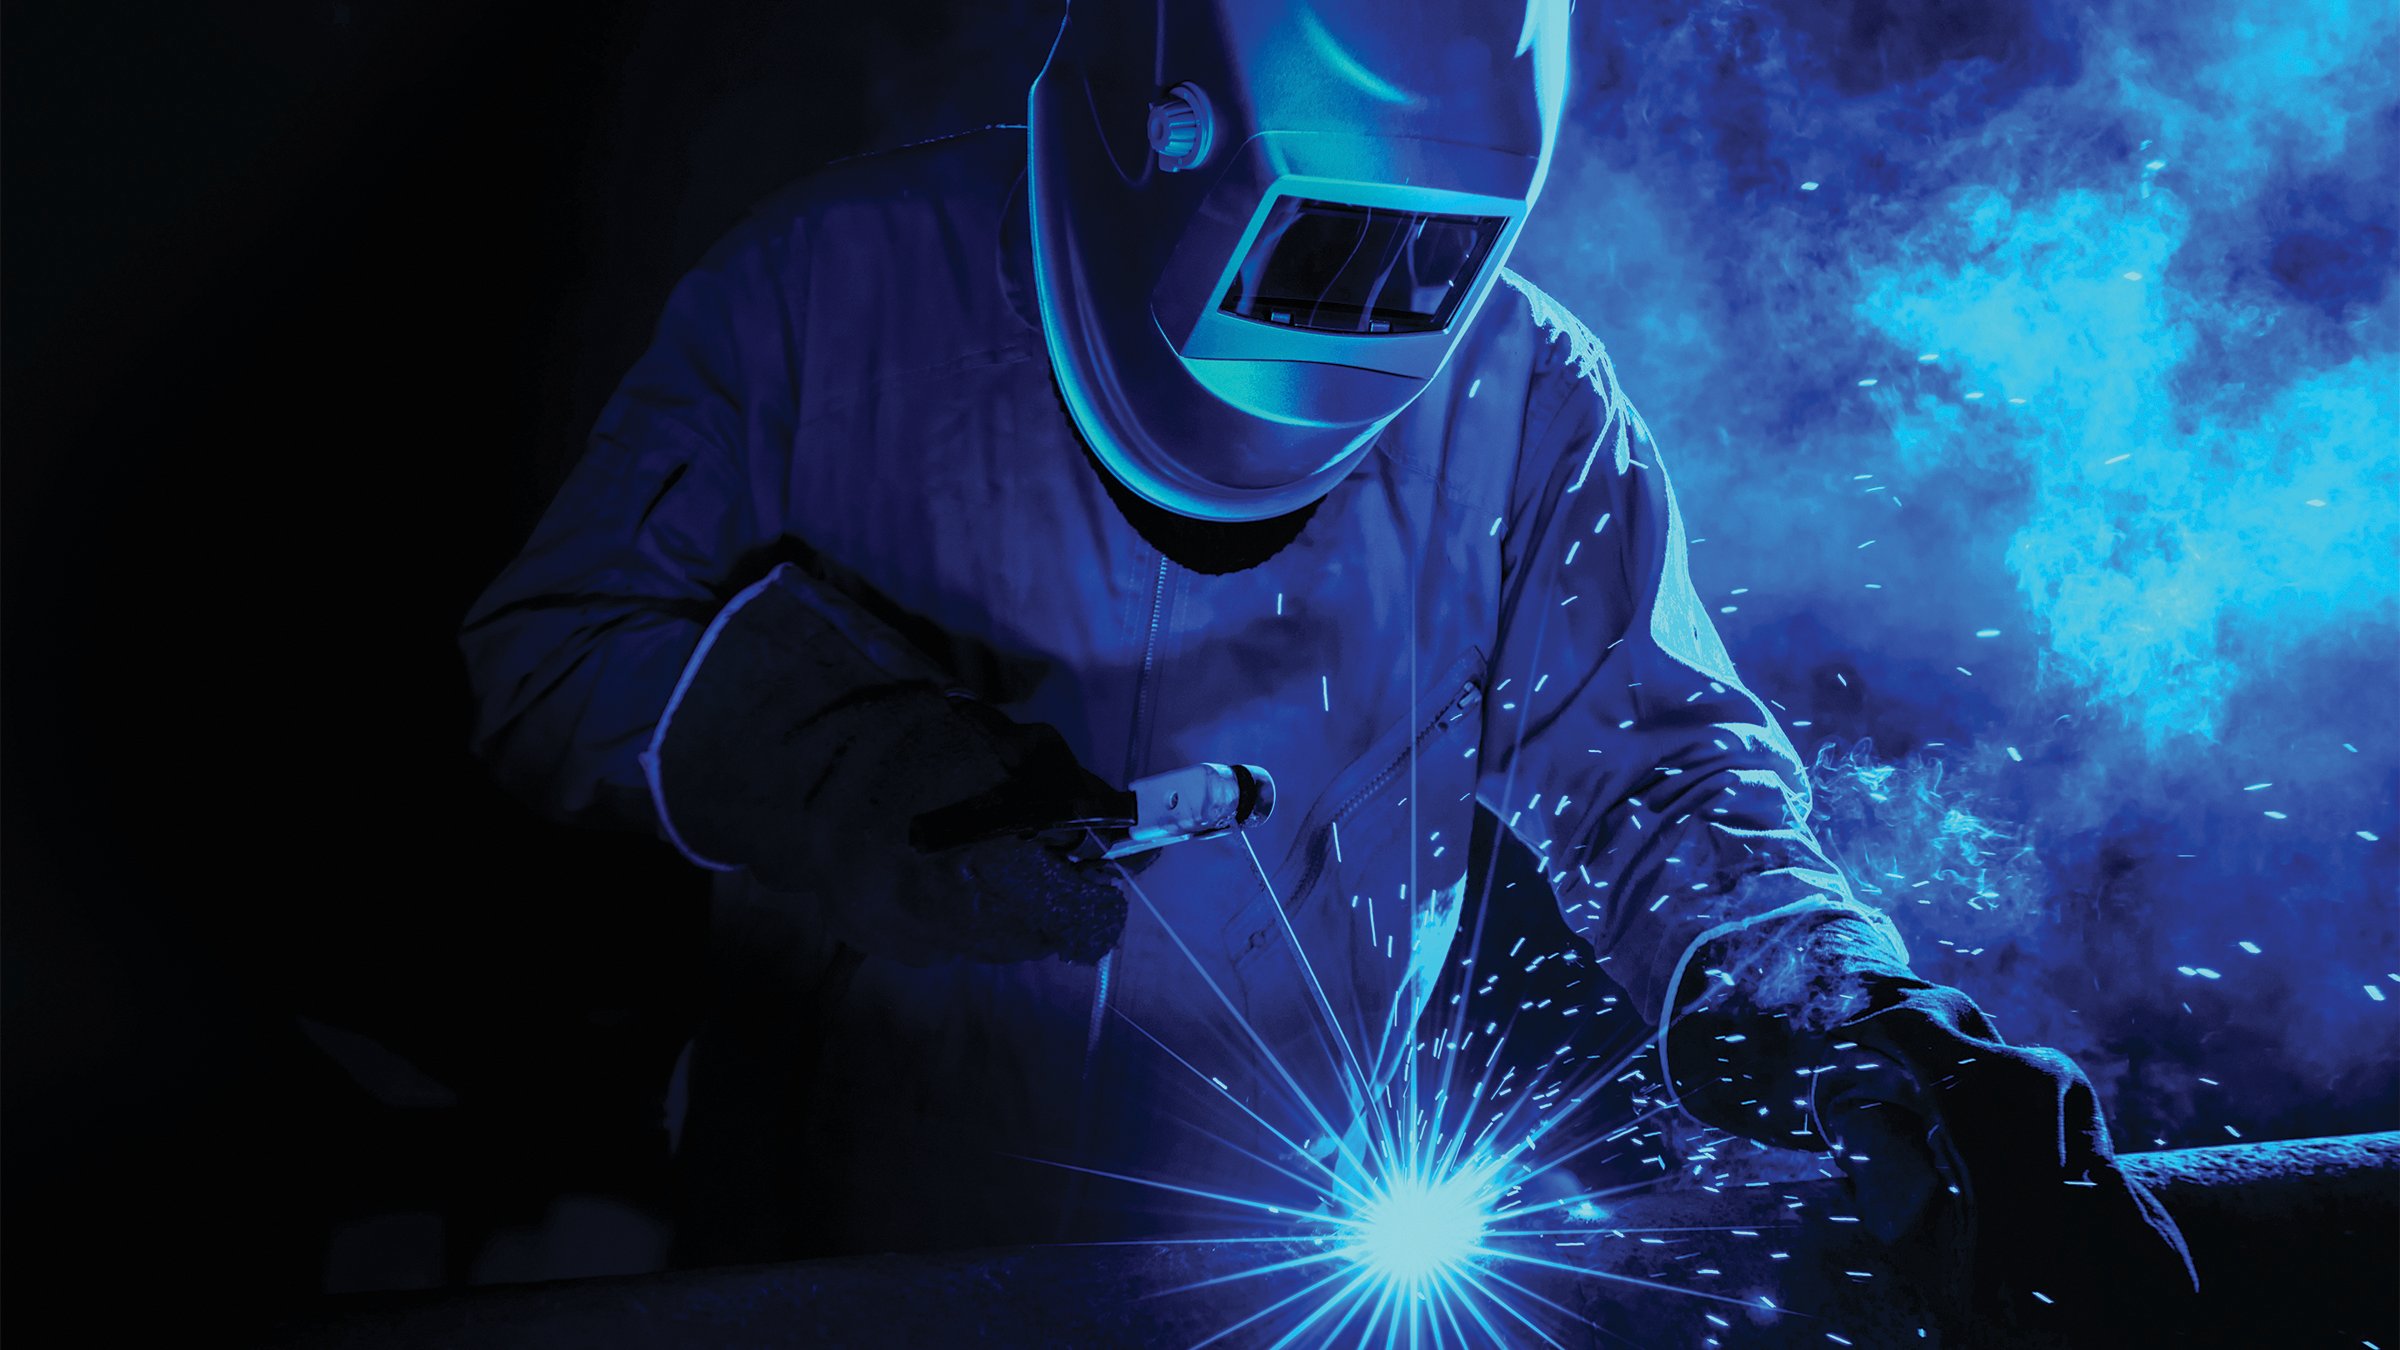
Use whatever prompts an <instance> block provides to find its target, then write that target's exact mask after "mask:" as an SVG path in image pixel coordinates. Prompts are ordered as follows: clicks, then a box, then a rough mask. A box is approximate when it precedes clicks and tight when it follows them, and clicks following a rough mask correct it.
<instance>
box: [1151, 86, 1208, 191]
mask: <svg viewBox="0 0 2400 1350" xmlns="http://www.w3.org/2000/svg"><path fill="white" fill-rule="evenodd" d="M1215 139H1216V118H1215V116H1214V115H1213V113H1212V112H1211V110H1210V108H1209V106H1208V95H1206V94H1203V93H1201V92H1200V86H1198V85H1196V84H1190V83H1185V84H1179V85H1176V86H1175V87H1174V88H1173V89H1170V90H1168V91H1167V96H1166V97H1165V98H1163V99H1161V100H1159V101H1158V102H1156V103H1153V104H1151V105H1150V148H1151V149H1152V150H1153V151H1155V152H1157V154H1158V167H1159V168H1160V169H1161V170H1163V171H1165V172H1167V173H1180V172H1182V171H1183V170H1185V169H1190V168H1196V167H1198V165H1199V163H1200V161H1202V160H1204V159H1207V158H1208V150H1209V146H1210V144H1211V143H1212V142H1214V140H1215Z"/></svg>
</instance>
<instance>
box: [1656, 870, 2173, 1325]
mask: <svg viewBox="0 0 2400 1350" xmlns="http://www.w3.org/2000/svg"><path fill="white" fill-rule="evenodd" d="M1746 936H1747V937H1748V941H1747V942H1746V943H1745V944H1744V945H1742V946H1740V947H1739V948H1736V947H1733V946H1730V945H1728V946H1721V947H1719V948H1716V949H1713V950H1709V951H1704V952H1703V953H1701V954H1700V955H1699V956H1698V957H1696V958H1695V959H1694V960H1693V962H1692V963H1691V965H1690V972H1691V973H1690V975H1689V976H1688V978H1687V980H1686V983H1685V986H1684V990H1683V991H1682V992H1683V994H1684V996H1685V1002H1684V1005H1683V1006H1684V1011H1683V1014H1682V1015H1681V1016H1680V1017H1679V1018H1678V1019H1677V1020H1676V1022H1675V1023H1674V1024H1673V1025H1672V1026H1670V1028H1669V1029H1668V1031H1667V1034H1666V1038H1665V1048H1666V1053H1667V1059H1668V1069H1669V1073H1670V1075H1671V1076H1672V1077H1673V1079H1674V1082H1675V1087H1676V1091H1677V1093H1678V1094H1679V1095H1680V1097H1681V1098H1682V1101H1683V1104H1684V1107H1685V1108H1686V1109H1687V1110H1689V1111H1690V1112H1691V1113H1692V1114H1693V1115H1695V1116H1697V1117H1699V1118H1700V1119H1701V1120H1703V1121H1706V1122H1708V1123H1710V1124H1714V1125H1718V1126H1719V1127H1721V1128H1724V1129H1728V1130H1732V1131H1734V1132H1736V1133H1740V1134H1744V1135H1748V1136H1749V1137H1752V1138H1756V1139H1760V1140H1761V1141H1763V1142H1767V1143H1774V1144H1781V1145H1783V1146H1786V1147H1801V1148H1832V1149H1834V1150H1836V1151H1837V1152H1838V1154H1839V1156H1840V1158H1841V1160H1842V1165H1843V1168H1844V1170H1845V1172H1847V1173H1848V1175H1849V1177H1850V1180H1851V1184H1852V1186H1853V1190H1854V1195H1855V1198H1856V1201H1857V1204H1858V1207H1859V1218H1860V1219H1861V1221H1862V1222H1864V1223H1865V1224H1866V1225H1867V1226H1868V1227H1869V1228H1870V1229H1871V1230H1872V1231H1873V1232H1874V1233H1875V1234H1876V1236H1877V1237H1879V1238H1881V1239H1882V1240H1883V1241H1884V1242H1885V1243H1887V1244H1889V1245H1890V1247H1891V1249H1892V1255H1893V1257H1894V1260H1895V1264H1897V1265H1899V1266H1900V1267H1901V1268H1902V1269H1903V1270H1904V1271H1905V1272H1907V1273H1908V1274H1910V1275H1912V1276H1913V1277H1914V1278H1916V1279H1917V1281H1918V1282H1919V1283H1920V1284H1925V1285H1928V1286H1929V1287H1932V1288H1933V1289H1935V1290H1936V1291H1937V1292H1947V1291H1951V1290H1958V1289H1963V1291H1964V1292H1966V1293H1967V1294H1968V1295H1969V1297H1970V1301H1971V1303H1972V1305H1973V1308H1974V1310H1975V1311H1976V1312H1977V1313H1978V1314H1979V1315H1982V1316H1984V1317H1989V1318H1996V1319H1998V1320H1999V1321H2001V1322H2002V1323H2004V1324H2022V1325H2027V1326H2040V1325H2044V1324H2045V1323H2049V1324H2055V1323H2056V1322H2058V1321H2068V1322H2071V1323H2073V1324H2075V1325H2084V1326H2088V1325H2092V1324H2094V1323H2096V1322H2117V1321H2123V1320H2126V1317H2125V1314H2128V1313H2132V1312H2136V1311H2138V1312H2140V1313H2142V1314H2144V1315H2148V1314H2152V1313H2155V1312H2156V1311H2158V1310H2159V1309H2160V1308H2161V1307H2163V1306H2169V1305H2171V1304H2173V1303H2174V1302H2176V1301H2178V1300H2179V1299H2180V1298H2181V1297H2182V1296H2184V1295H2188V1294H2190V1293H2191V1292H2192V1291H2193V1289H2194V1287H2195V1277H2194V1274H2193V1270H2192V1264H2191V1258H2190V1256H2189V1254H2188V1253H2187V1251H2186V1250H2185V1247H2184V1243H2183V1238H2182V1235H2181V1234H2180V1233H2179V1232H2178V1231H2177V1230H2176V1227H2175V1224H2174V1221H2173V1220H2172V1219H2170V1218H2169V1217H2168V1215H2167V1212H2166V1211H2165V1210H2164V1209H2163V1208H2161V1207H2160V1205H2159V1203H2158V1201H2157V1200H2156V1199H2155V1198H2154V1197H2153V1196H2151V1195H2150V1193H2149V1192H2148V1191H2147V1190H2146V1189H2145V1188H2144V1187H2143V1186H2142V1185H2141V1184H2140V1183H2139V1182H2137V1181H2135V1180H2134V1179H2133V1178H2131V1177H2129V1176H2127V1175H2126V1173H2125V1172H2124V1170H2123V1169H2122V1168H2120V1167H2119V1166H2118V1165H2117V1161H2116V1153H2115V1150H2114V1148H2113V1147H2112V1146H2111V1144H2110V1142H2109V1137H2108V1126H2107V1123H2106V1122H2105V1121H2104V1120H2103V1119H2102V1118H2101V1114H2100V1103H2099V1097H2098V1095H2097V1094H2096V1093H2095V1092H2094V1090H2093V1088H2092V1084H2091V1080H2090V1079H2088V1078H2086V1077H2085V1076H2084V1074H2083V1071H2082V1070H2080V1069H2078V1068H2077V1067H2076V1066H2075V1064H2074V1063H2073V1061H2071V1060H2069V1059H2068V1058H2067V1057H2066V1056H2064V1055H2062V1054H2059V1053H2058V1052H2057V1051H2055V1050H2047V1049H2041V1048H2036V1047H2023V1046H2013V1045H2010V1044H2008V1042H2006V1041H2005V1040H2003V1039H2002V1038H2001V1036H2000V1033H1999V1032H1998V1030H1997V1029H1995V1028H1994V1027H1993V1026H1992V1023H1991V1020H1990V1019H1989V1018H1988V1017H1986V1016H1985V1015H1984V1014H1983V1012H1982V1010H1981V1009H1979V1008H1977V1007H1976V1006H1975V1004H1974V1002H1973V1001H1972V1000H1970V999H1969V998H1968V997H1967V996H1966V995H1965V994H1962V993H1960V992H1959V991H1958V990H1956V989H1950V988H1945V987H1943V986H1941V985H1936V984H1933V983H1931V982H1930V981H1927V980H1923V979H1919V978H1918V977H1917V976H1916V975H1914V974H1913V973H1911V972H1910V971H1909V969H1908V966H1907V963H1906V962H1905V961H1904V960H1903V959H1902V957H1901V956H1900V954H1899V953H1898V951H1897V950H1896V949H1895V948H1894V947H1893V946H1892V945H1891V943H1890V941H1889V940H1888V939H1887V938H1886V937H1885V936H1884V933H1883V931H1882V930H1881V929H1880V928H1877V927H1875V926H1873V925H1871V924H1869V923H1867V922H1866V921H1864V920H1862V919H1858V918H1854V917H1849V916H1834V917H1830V918H1827V917H1823V916H1817V917H1815V918H1813V919H1812V920H1809V921H1805V922H1803V923H1802V924H1800V925H1798V926H1797V927H1796V928H1795V929H1794V930H1790V931H1786V932H1784V933H1781V934H1778V935H1775V936H1774V937H1773V938H1770V939H1767V940H1764V941H1762V940H1760V937H1759V935H1757V934H1751V935H1746ZM1962 1278H1963V1283H1962ZM2046 1309H2056V1310H2057V1311H2056V1317H2055V1318H2053V1317H2051V1316H2049V1315H2048V1314H2047V1313H2046V1312H2045V1310H2046Z"/></svg>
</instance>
